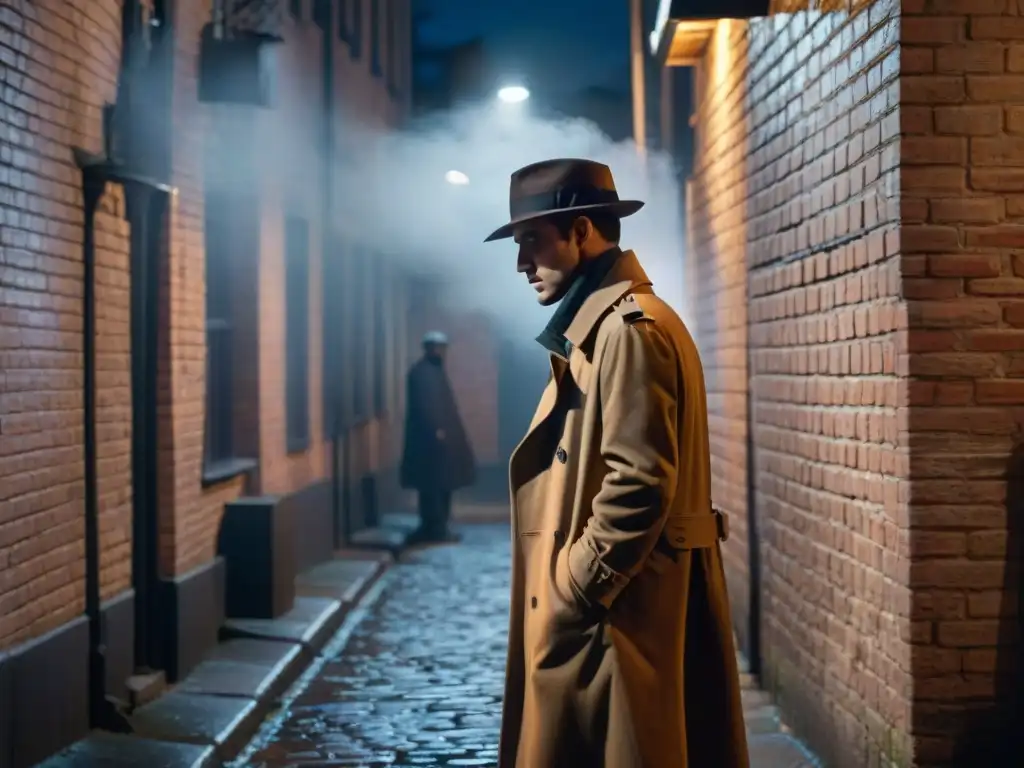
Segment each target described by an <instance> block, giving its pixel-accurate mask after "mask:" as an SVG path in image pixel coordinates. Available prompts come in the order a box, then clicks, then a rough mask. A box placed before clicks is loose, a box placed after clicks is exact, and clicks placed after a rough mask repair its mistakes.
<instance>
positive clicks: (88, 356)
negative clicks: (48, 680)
mask: <svg viewBox="0 0 1024 768" xmlns="http://www.w3.org/2000/svg"><path fill="white" fill-rule="evenodd" d="M113 112H114V108H113V106H111V105H108V106H107V107H105V108H104V112H103V117H104V126H103V132H104V144H105V147H104V154H102V155H94V154H91V153H89V152H87V151H85V150H81V149H78V148H75V149H74V154H75V160H76V162H77V164H78V167H79V168H81V170H82V190H83V196H84V198H85V222H84V232H83V237H82V263H83V277H82V279H83V287H82V317H83V322H82V334H83V344H82V346H83V355H84V360H83V364H82V368H83V392H82V399H83V411H84V413H83V419H84V442H85V445H84V458H85V467H84V472H85V613H86V616H87V618H88V620H89V717H90V721H91V725H92V727H94V728H103V729H105V730H112V731H119V732H130V730H131V726H130V725H129V723H128V721H127V719H126V718H125V717H124V716H123V715H122V714H121V713H120V712H119V711H118V710H117V707H116V706H115V704H114V703H113V702H111V701H110V700H109V699H108V698H107V695H106V679H107V674H106V673H107V659H106V642H105V637H104V628H103V615H102V610H101V606H102V595H101V592H100V540H99V539H100V536H99V486H98V481H97V450H96V245H95V214H96V209H97V207H98V206H99V201H100V199H101V198H102V197H103V193H104V191H105V190H106V187H107V184H108V183H113V184H121V185H123V186H124V187H125V190H126V197H127V196H128V189H129V187H131V186H133V185H135V186H139V187H142V188H144V189H146V190H162V191H165V192H170V191H172V190H171V188H170V187H167V186H166V185H163V184H159V183H156V182H153V181H151V180H148V179H145V178H143V177H140V176H137V175H133V174H130V173H126V172H125V170H124V168H123V167H122V166H121V164H120V163H117V162H114V161H111V160H110V159H109V153H110V152H111V151H112V149H113V147H112V144H113V142H112V126H111V122H112V121H111V118H112V116H113Z"/></svg>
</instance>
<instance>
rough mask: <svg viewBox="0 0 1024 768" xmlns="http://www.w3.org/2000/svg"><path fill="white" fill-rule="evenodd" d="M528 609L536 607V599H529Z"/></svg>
mask: <svg viewBox="0 0 1024 768" xmlns="http://www.w3.org/2000/svg"><path fill="white" fill-rule="evenodd" d="M530 607H531V608H536V607H537V598H536V597H531V598H530Z"/></svg>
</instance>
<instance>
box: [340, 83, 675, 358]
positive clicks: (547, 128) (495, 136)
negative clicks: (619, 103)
mask: <svg viewBox="0 0 1024 768" xmlns="http://www.w3.org/2000/svg"><path fill="white" fill-rule="evenodd" d="M348 140H349V142H351V143H350V144H349V145H348V146H350V147H352V150H351V151H348V152H346V150H345V148H340V150H339V151H340V152H341V153H342V154H343V158H344V159H343V160H342V162H343V164H344V170H343V172H342V173H340V174H339V177H340V180H339V183H340V184H341V187H340V189H339V193H340V199H341V200H343V201H344V203H343V205H344V207H345V209H346V216H345V220H346V222H348V224H347V226H350V227H352V228H353V231H352V232H351V234H353V235H354V236H357V237H360V238H361V239H366V240H369V241H370V242H372V243H373V244H374V245H375V246H376V247H377V248H378V249H380V250H381V251H384V252H387V253H389V254H391V255H392V256H393V257H396V258H398V259H402V260H408V263H409V265H410V266H411V267H413V268H416V269H419V270H423V271H427V272H431V273H433V274H436V275H438V276H439V277H440V278H441V281H440V282H441V285H443V286H444V290H445V291H446V295H445V296H444V297H443V300H444V301H445V302H446V303H447V304H448V305H450V306H452V307H454V308H460V309H466V310H483V311H485V312H486V313H487V314H489V315H490V316H491V317H492V318H493V320H494V321H495V323H496V325H497V326H498V328H499V329H500V330H501V331H502V332H503V333H504V334H506V335H507V336H508V337H509V338H511V339H520V338H521V339H524V340H532V339H533V338H534V337H535V336H536V335H537V333H538V331H539V330H540V328H541V327H542V326H543V324H544V323H545V322H546V318H547V316H548V315H549V313H550V310H549V309H545V308H541V307H539V306H538V305H537V302H536V298H535V293H534V291H533V290H532V289H531V288H530V287H529V286H528V285H527V282H526V279H525V278H524V277H523V276H522V275H520V274H517V272H516V246H515V244H514V243H513V242H512V240H504V241H498V242H494V243H484V242H483V240H484V238H485V237H486V236H487V235H489V234H490V233H491V232H492V231H493V230H494V229H496V228H497V227H499V226H500V225H502V224H504V223H505V222H506V221H508V217H509V210H508V193H509V177H510V176H511V174H512V172H513V171H515V170H516V169H517V168H520V167H522V166H524V165H528V164H529V163H533V162H537V161H539V160H546V159H550V158H556V157H581V158H589V159H592V160H597V161H600V162H603V163H605V164H607V165H608V166H609V167H610V168H611V170H612V174H613V175H614V177H615V182H616V187H617V188H618V192H619V197H620V198H622V199H639V200H643V201H644V202H645V203H646V205H645V206H644V208H643V209H642V210H641V211H640V212H638V213H637V214H635V215H633V216H631V217H629V218H626V219H623V231H622V247H623V248H627V249H629V248H631V249H633V250H635V251H636V252H637V255H638V256H639V258H640V261H641V263H642V264H643V266H644V268H645V270H646V271H647V273H648V275H649V276H650V278H651V280H652V281H653V283H654V286H655V290H656V291H657V293H658V294H659V295H660V296H662V297H663V298H664V299H666V300H667V301H668V302H669V303H670V304H672V305H673V307H675V308H676V310H677V311H679V312H680V313H682V311H683V307H682V306H681V300H682V296H683V289H682V281H683V267H682V264H683V248H684V243H683V240H684V238H683V229H682V226H683V224H682V215H681V214H682V210H681V208H682V194H681V192H680V189H679V185H678V182H677V181H676V178H675V174H674V172H673V169H672V164H671V162H670V160H669V159H668V158H667V157H665V156H662V155H658V154H649V155H648V157H647V159H646V161H644V160H642V159H641V157H640V156H639V155H638V153H637V150H636V146H635V144H634V143H633V142H632V141H628V142H622V143H614V142H612V141H611V140H610V139H609V138H607V137H606V136H605V135H604V134H603V133H602V132H601V131H600V130H599V128H598V127H597V126H596V125H594V124H593V123H590V122H587V121H585V120H557V121H556V120H550V119H542V118H539V117H536V116H533V115H531V113H530V102H528V101H527V102H523V103H519V104H505V103H501V102H498V101H495V102H494V103H493V104H485V105H482V106H472V107H466V108H463V109H461V110H458V111H455V112H452V113H449V114H448V115H447V116H445V117H440V118H439V117H434V118H431V120H430V121H429V122H427V123H422V124H419V125H415V126H413V127H412V128H410V129H407V130H405V131H403V132H400V133H391V134H381V133H378V132H374V131H370V130H355V131H353V132H351V133H350V134H349V137H348ZM449 171H457V172H459V173H460V174H464V176H465V177H466V178H467V179H468V183H466V184H461V185H456V184H451V183H448V182H447V181H446V180H445V176H446V174H447V173H448V172H449ZM343 226H346V225H343Z"/></svg>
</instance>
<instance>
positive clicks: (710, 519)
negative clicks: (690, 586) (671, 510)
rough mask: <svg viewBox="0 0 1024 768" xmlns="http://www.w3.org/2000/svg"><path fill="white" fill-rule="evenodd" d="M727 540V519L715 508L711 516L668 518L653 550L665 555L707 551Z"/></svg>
mask: <svg viewBox="0 0 1024 768" xmlns="http://www.w3.org/2000/svg"><path fill="white" fill-rule="evenodd" d="M728 538H729V518H728V517H726V515H725V513H724V512H723V511H722V510H720V509H717V508H715V509H712V511H711V514H703V515H674V516H672V517H669V519H668V521H667V522H666V523H665V529H664V530H663V531H662V533H661V537H660V538H659V539H658V545H657V546H656V547H655V549H660V550H661V551H662V552H664V553H665V554H670V553H675V552H680V551H683V550H687V549H708V548H710V547H713V546H715V544H716V543H718V542H719V541H726V540H727V539H728Z"/></svg>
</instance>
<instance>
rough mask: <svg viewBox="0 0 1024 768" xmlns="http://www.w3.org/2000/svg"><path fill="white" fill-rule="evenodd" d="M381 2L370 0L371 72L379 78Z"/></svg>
mask: <svg viewBox="0 0 1024 768" xmlns="http://www.w3.org/2000/svg"><path fill="white" fill-rule="evenodd" d="M380 33H381V29H380V0H370V72H372V73H373V74H374V75H377V76H378V77H379V76H380V75H381V66H380Z"/></svg>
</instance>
